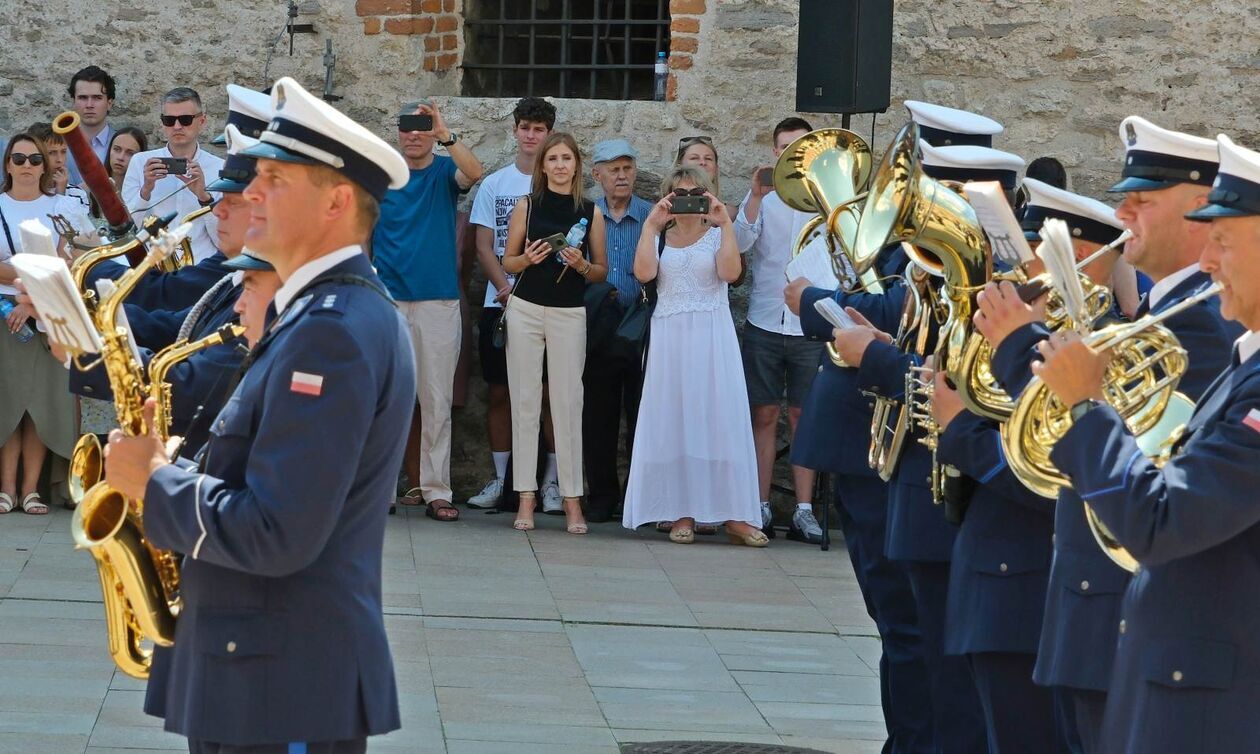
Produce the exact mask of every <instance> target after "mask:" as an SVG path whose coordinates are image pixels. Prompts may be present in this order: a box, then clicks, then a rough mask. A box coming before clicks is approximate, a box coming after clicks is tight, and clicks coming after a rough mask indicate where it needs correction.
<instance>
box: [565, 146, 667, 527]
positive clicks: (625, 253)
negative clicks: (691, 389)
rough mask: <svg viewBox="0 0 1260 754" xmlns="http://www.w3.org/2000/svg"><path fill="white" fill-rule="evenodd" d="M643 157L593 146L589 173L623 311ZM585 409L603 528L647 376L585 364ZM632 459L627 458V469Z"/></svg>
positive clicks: (628, 297) (641, 212) (646, 205)
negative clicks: (620, 450)
mask: <svg viewBox="0 0 1260 754" xmlns="http://www.w3.org/2000/svg"><path fill="white" fill-rule="evenodd" d="M638 156H639V153H638V151H636V150H635V148H634V147H632V146H630V142H628V141H626V140H625V139H609V140H606V141H601V142H599V143H598V144H596V145H595V149H594V154H593V159H592V163H593V164H594V167H592V169H591V173H592V175H593V176H594V178H595V181H596V182H597V183H599V185H600V187H601V188H603V190H604V196H603V198H601V199H599V200H598V201H597V202H596V203H595V204H596V206H598V207H599V211H600V212H603V213H604V229H605V234H606V236H607V248H608V282H609V283H612V284H613V286H615V287H616V288H617V298H618V300H619V302H620V304H621V306H622V307H623V308H624V307H626V306H628V305H629V304H630V302H631V301H634V299H635V298H636V297H637V296H638V295H639V281H637V280H635V278H634V269H633V268H634V249H635V246H637V245H638V243H639V232H640V231H641V230H642V228H643V220H644V219H645V218H646V217H647V216H648V213H649V212H651V211H652V204H651V203H650V202H647V201H645V200H643V199H641V198H639V197H637V196H635V195H634V181H635V178H637V177H638V168H637V167H636V165H635V160H636V159H638ZM583 382H584V383H585V396H586V397H585V405H584V407H583V412H582V434H583V439H582V445H583V448H584V450H585V456H586V457H585V463H586V480H587V484H588V487H589V491H588V493H587V497H586V500H587V511H586V520H587V521H592V522H603V521H609V520H611V519H612V518H613V517H614V515H617V511H618V509H619V508H620V507H621V499H622V493H623V490H622V486H621V479H620V477H619V476H618V473H617V441H618V440H619V439H620V435H621V414H622V412H623V411H624V412H625V417H626V434H627V437H626V454H627V456H628V455H629V453H630V448H631V446H633V445H634V420H635V417H636V416H638V413H639V390H640V388H641V387H642V385H643V374H642V371H641V370H640V367H639V365H638V364H627V363H625V362H624V361H623V360H615V361H610V360H608V359H587V361H586V373H585V374H584V375H583ZM628 461H629V459H628V458H627V463H628Z"/></svg>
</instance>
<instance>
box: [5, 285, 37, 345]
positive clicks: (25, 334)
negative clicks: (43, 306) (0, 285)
mask: <svg viewBox="0 0 1260 754" xmlns="http://www.w3.org/2000/svg"><path fill="white" fill-rule="evenodd" d="M16 308H17V305H15V304H14V303H13V302H12V301H10V300H9V299H7V298H5V297H3V296H0V319H8V317H9V314H10V313H11V312H12V311H13V310H14V309H16ZM6 327H7V325H6ZM13 337H15V338H17V339H18V342H19V343H26V342H27V341H29V340H30V339H31V338H33V337H35V331H34V330H32V329H31V324H30V322H23V323H22V327H21V328H19V329H18V331H17V332H15V333H13Z"/></svg>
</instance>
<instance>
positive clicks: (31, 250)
mask: <svg viewBox="0 0 1260 754" xmlns="http://www.w3.org/2000/svg"><path fill="white" fill-rule="evenodd" d="M18 234H19V235H21V236H22V253H23V254H43V255H44V256H46V257H55V256H57V244H56V242H55V241H53V232H52V231H51V230H49V229H48V228H47V227H46V226H45V225H44V224H43V223H41V222H40V221H39V220H23V221H22V222H21V224H20V225H18Z"/></svg>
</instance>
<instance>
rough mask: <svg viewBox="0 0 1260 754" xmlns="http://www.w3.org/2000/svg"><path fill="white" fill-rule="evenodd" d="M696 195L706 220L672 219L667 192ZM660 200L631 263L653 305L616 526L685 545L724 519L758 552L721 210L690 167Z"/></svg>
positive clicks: (736, 537)
mask: <svg viewBox="0 0 1260 754" xmlns="http://www.w3.org/2000/svg"><path fill="white" fill-rule="evenodd" d="M701 192H702V193H703V194H704V195H705V196H707V197H708V198H709V213H708V214H707V215H686V214H680V215H675V214H673V211H672V206H673V204H672V200H673V199H674V198H675V196H678V195H681V194H683V193H691V194H695V193H701ZM662 193H663V194H664V195H665V196H664V198H663V199H661V201H659V202H657V204H656V206H655V207H653V208H652V212H651V214H649V215H648V217H647V220H645V221H644V223H643V233H642V234H641V235H640V237H639V245H638V248H637V249H636V250H635V257H634V275H635V277H637V278H638V279H639V280H641V281H650V280H653V279H655V280H656V284H657V304H656V310H655V311H654V312H653V314H652V329H651V337H650V341H649V346H648V355H647V366H646V369H645V373H644V380H643V396H642V400H641V402H640V404H639V419H638V423H637V425H636V429H635V433H634V452H633V454H632V455H631V459H632V460H631V463H630V479H629V481H628V483H627V488H626V503H625V509H624V510H625V513H624V516H623V518H622V524H623V525H624V526H626V527H627V528H629V529H635V528H638V527H639V526H641V525H643V524H645V523H648V522H651V521H673V522H674V525H673V527H672V528H671V529H670V533H669V538H670V539H671V540H672V541H674V542H678V543H680V544H689V543H691V542H693V541H695V526H696V520H697V519H698V520H700V521H725V522H726V533H727V536H728V537H729V538H730V540H731V541H732V542H735V543H737V544H745V545H749V546H751V547H765V546H766V544H767V543H768V542H769V540H768V539H767V538H766V535H765V534H762V533H761V529H760V526H761V506H760V504H759V502H758V496H757V495H758V490H757V459H756V454H755V451H754V450H753V439H752V421H751V419H750V417H749V414H748V391H747V387H746V386H745V384H744V372H743V368H742V367H741V361H740V356H739V341H738V339H737V338H736V336H735V324H734V322H733V321H732V319H731V310H730V304H729V303H728V301H727V295H726V290H727V284H728V283H729V282H731V281H732V280H735V279H736V277H738V275H739V272H740V259H739V249H738V248H737V247H736V245H735V232H734V229H733V228H732V226H731V218H730V214H729V213H728V212H727V210H726V207H725V206H723V205H722V202H721V201H719V200H718V198H717V197H716V196H714V195H713V184H712V182H711V181H710V179H709V176H708V175H706V174H705V173H704V172H703V171H701V170H699V169H697V168H694V167H679V168H675V169H674V171H673V172H672V173H671V174H670V175H669V177H667V178H666V179H665V182H664V185H663V191H662ZM662 233H663V234H664V237H665V242H664V246H663V247H662V246H661V245H660V236H661V234H662Z"/></svg>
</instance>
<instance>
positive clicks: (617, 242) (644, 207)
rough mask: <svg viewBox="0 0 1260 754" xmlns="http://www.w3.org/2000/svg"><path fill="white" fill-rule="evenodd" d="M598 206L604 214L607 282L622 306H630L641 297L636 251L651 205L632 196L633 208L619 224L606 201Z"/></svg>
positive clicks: (597, 203)
mask: <svg viewBox="0 0 1260 754" xmlns="http://www.w3.org/2000/svg"><path fill="white" fill-rule="evenodd" d="M595 205H596V206H597V207H599V211H600V212H603V213H604V237H605V239H606V240H607V243H606V249H607V252H608V282H609V283H612V285H613V287H615V288H616V289H617V294H618V298H619V299H620V300H621V303H622V305H624V306H628V305H629V304H630V302H631V301H634V299H635V298H636V297H638V295H639V289H640V285H639V281H638V279H637V278H635V276H634V250H635V248H636V247H637V246H638V245H639V233H640V232H641V231H642V230H643V221H644V220H646V219H647V216H648V214H649V213H651V211H652V203H651V202H648V201H645V200H643V199H640V198H639V197H637V196H634V195H631V196H630V206H629V207H627V208H626V214H624V215H622V216H621V219H620V220H614V219H613V218H612V215H610V214H609V213H608V200H607V199H605V198H603V197H600V199H599V200H598V201H596V202H595Z"/></svg>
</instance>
